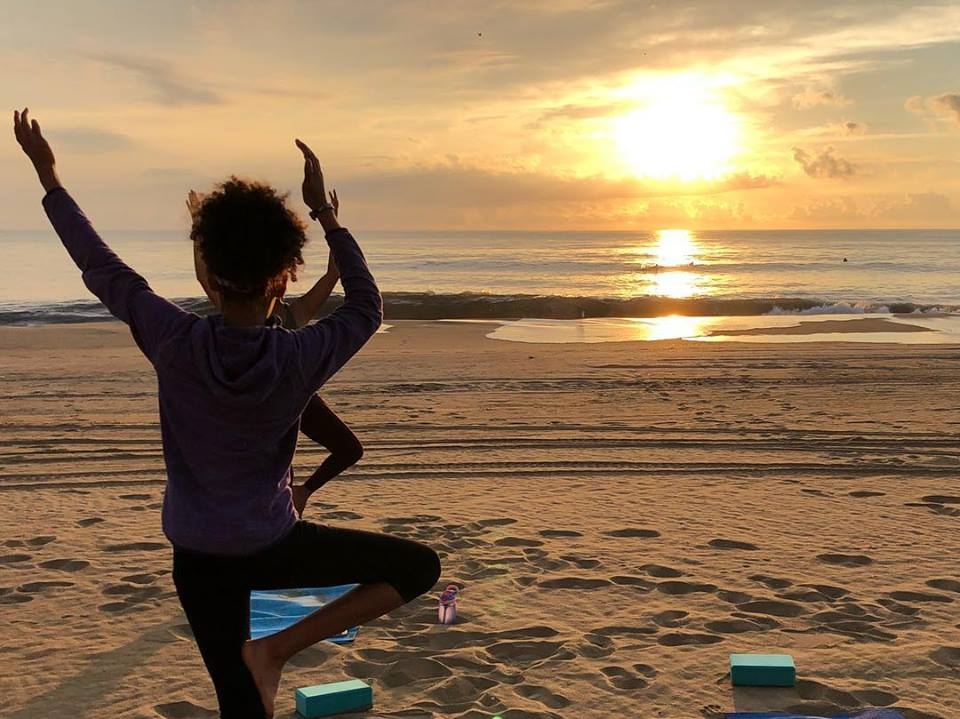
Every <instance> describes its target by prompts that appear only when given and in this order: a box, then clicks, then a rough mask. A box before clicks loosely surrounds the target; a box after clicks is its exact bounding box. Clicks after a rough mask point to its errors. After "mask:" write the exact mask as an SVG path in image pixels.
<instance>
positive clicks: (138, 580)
mask: <svg viewBox="0 0 960 719" xmlns="http://www.w3.org/2000/svg"><path fill="white" fill-rule="evenodd" d="M158 576H159V575H156V574H152V573H148V574H128V575H127V576H126V577H120V580H121V581H123V582H129V583H130V584H151V583H153V582H155V581H157V578H158Z"/></svg>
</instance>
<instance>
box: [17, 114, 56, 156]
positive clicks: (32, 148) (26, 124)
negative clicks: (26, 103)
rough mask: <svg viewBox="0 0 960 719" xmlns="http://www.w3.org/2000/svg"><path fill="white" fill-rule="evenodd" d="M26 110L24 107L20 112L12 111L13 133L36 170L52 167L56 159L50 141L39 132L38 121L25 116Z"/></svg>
mask: <svg viewBox="0 0 960 719" xmlns="http://www.w3.org/2000/svg"><path fill="white" fill-rule="evenodd" d="M28 112H30V110H29V108H26V107H25V108H23V112H22V113H20V112H17V111H16V110H14V111H13V134H14V135H16V137H17V142H19V143H20V147H22V148H23V151H24V152H25V153H26V155H27V157H29V158H30V161H31V162H32V163H33V166H34V167H35V168H37V171H38V172H39V171H40V170H41V169H45V168H53V166H54V164H55V163H56V161H55V160H54V157H53V150H51V149H50V143H48V142H47V140H46V138H44V136H43V134H42V133H41V132H40V123H39V122H37V121H36V120H29V119H28V118H27V113H28Z"/></svg>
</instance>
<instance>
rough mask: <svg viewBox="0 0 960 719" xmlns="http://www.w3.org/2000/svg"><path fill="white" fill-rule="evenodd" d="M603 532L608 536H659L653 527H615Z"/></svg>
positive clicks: (644, 537)
mask: <svg viewBox="0 0 960 719" xmlns="http://www.w3.org/2000/svg"><path fill="white" fill-rule="evenodd" d="M604 534H605V535H606V536H608V537H639V538H641V539H655V538H656V537H659V536H660V532H658V531H656V530H655V529H642V528H639V527H628V528H626V529H615V530H613V531H612V532H604Z"/></svg>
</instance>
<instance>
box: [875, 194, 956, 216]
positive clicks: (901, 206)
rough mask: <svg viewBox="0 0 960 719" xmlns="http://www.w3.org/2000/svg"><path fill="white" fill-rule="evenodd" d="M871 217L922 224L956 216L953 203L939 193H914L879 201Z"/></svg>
mask: <svg viewBox="0 0 960 719" xmlns="http://www.w3.org/2000/svg"><path fill="white" fill-rule="evenodd" d="M870 216H871V217H875V218H879V219H888V220H895V221H899V222H904V221H917V220H919V221H921V222H922V221H925V220H926V221H929V220H930V219H932V218H936V217H950V216H955V209H954V206H953V201H952V200H951V199H950V198H949V197H947V196H946V195H944V194H941V193H939V192H912V193H908V194H906V195H903V196H901V197H894V198H890V199H883V200H880V201H878V202H877V203H876V204H875V205H874V207H873V208H872V210H871V212H870Z"/></svg>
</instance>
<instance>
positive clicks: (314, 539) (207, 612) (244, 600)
mask: <svg viewBox="0 0 960 719" xmlns="http://www.w3.org/2000/svg"><path fill="white" fill-rule="evenodd" d="M439 577H440V558H439V557H438V556H437V553H436V552H434V551H433V550H432V549H430V548H429V547H427V546H425V545H423V544H419V543H418V542H414V541H411V540H408V539H401V538H399V537H390V536H387V535H385V534H375V533H373V532H364V531H361V530H357V529H344V528H339V527H328V526H324V525H320V524H314V523H312V522H305V521H299V522H297V523H296V525H294V528H293V529H292V530H291V531H290V533H289V534H288V535H287V536H286V537H284V538H283V539H282V540H280V541H279V542H277V543H276V544H273V545H271V546H270V547H268V548H267V549H264V550H262V551H260V552H258V553H256V554H252V555H246V556H239V557H225V556H217V555H209V554H199V553H197V552H191V551H188V550H185V549H181V548H179V547H174V548H173V583H174V584H175V585H176V588H177V595H178V596H179V597H180V604H181V605H182V606H183V610H184V612H185V613H186V615H187V620H188V621H189V622H190V628H191V629H192V630H193V635H194V638H195V639H196V642H197V647H198V648H199V649H200V655H201V656H202V657H203V661H204V663H205V664H206V666H207V671H208V672H210V678H211V679H213V686H214V689H216V692H217V701H218V702H219V704H220V716H221V718H222V719H263V717H264V716H265V712H264V709H263V704H262V702H261V701H260V693H259V692H258V691H257V687H256V685H255V684H254V681H253V678H252V677H251V676H250V672H249V671H248V670H247V666H246V664H244V662H243V658H242V657H241V654H240V650H241V648H242V647H243V644H244V642H246V641H247V640H248V639H249V638H250V590H252V589H292V588H297V587H328V586H334V585H337V584H354V583H356V584H373V583H375V582H387V583H389V584H390V585H391V586H392V587H393V588H394V589H396V590H397V593H398V594H399V595H400V596H401V597H403V599H404V601H407V602H409V601H410V600H411V599H414V598H415V597H418V596H419V595H421V594H423V593H424V592H426V591H428V590H429V589H431V588H432V587H433V586H434V584H436V582H437V579H438V578H439Z"/></svg>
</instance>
